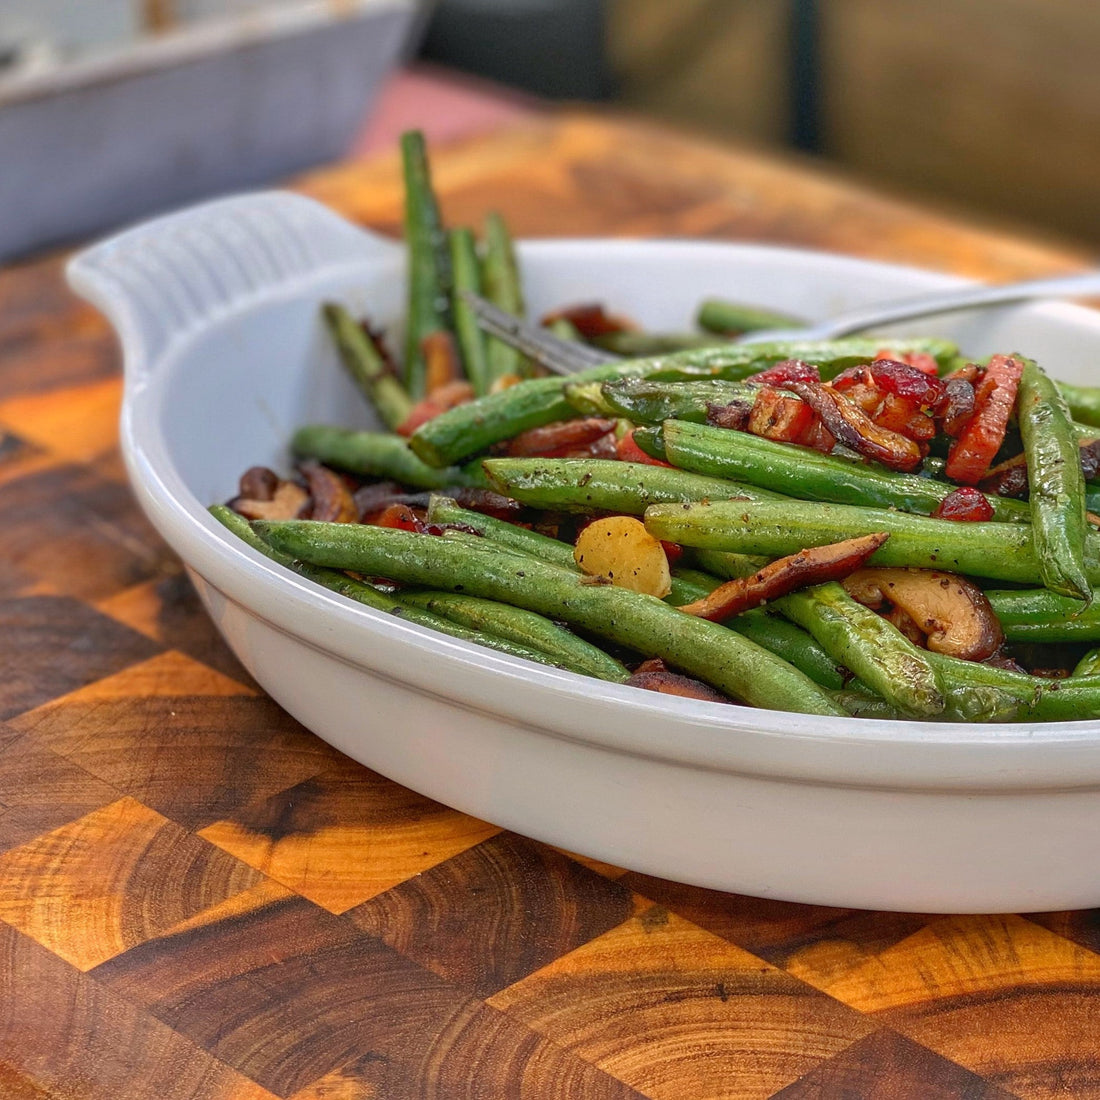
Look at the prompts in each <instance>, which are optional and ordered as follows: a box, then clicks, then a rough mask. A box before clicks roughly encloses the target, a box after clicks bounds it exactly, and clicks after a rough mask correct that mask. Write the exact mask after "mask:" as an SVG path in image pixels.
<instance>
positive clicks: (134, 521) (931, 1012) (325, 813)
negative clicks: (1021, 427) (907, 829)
mask: <svg viewBox="0 0 1100 1100" xmlns="http://www.w3.org/2000/svg"><path fill="white" fill-rule="evenodd" d="M436 174H437V180H438V184H439V187H440V190H441V192H442V196H443V203H444V206H445V213H446V215H447V216H448V217H449V218H451V219H453V220H454V221H460V220H461V221H470V220H475V219H478V218H480V216H481V215H482V213H483V212H484V211H485V209H487V208H488V207H491V206H495V207H498V208H499V209H501V210H503V212H504V213H505V214H506V215H507V216H508V218H509V219H510V220H511V221H512V222H513V224H514V226H515V228H516V229H517V230H518V231H519V232H520V233H523V234H574V235H584V234H628V235H685V236H691V237H713V238H721V239H752V240H766V241H777V242H782V243H794V244H801V245H807V246H811V247H817V248H834V249H840V250H843V251H848V252H853V253H857V254H860V255H865V256H874V257H878V258H885V259H895V260H903V261H910V262H916V263H921V264H926V265H929V266H932V267H938V268H943V269H947V270H952V271H957V272H961V273H964V274H970V275H976V276H983V277H987V278H990V279H1008V278H1016V277H1021V276H1027V275H1038V274H1042V273H1053V272H1058V271H1066V270H1071V269H1073V268H1075V267H1078V266H1081V264H1082V263H1083V262H1084V257H1083V256H1082V255H1078V254H1074V253H1072V252H1070V251H1068V250H1064V249H1063V250H1059V249H1055V248H1053V247H1049V246H1047V245H1044V244H1042V243H1039V242H1035V241H1028V240H1025V239H1023V238H1021V237H1017V236H1011V235H1007V234H1004V233H997V232H993V231H990V230H988V229H982V228H979V227H976V226H974V225H968V224H964V223H961V222H959V221H954V220H950V219H948V218H947V217H945V216H941V215H937V214H934V213H930V212H928V211H925V210H916V209H913V208H912V207H909V206H906V205H904V204H902V203H899V202H896V201H893V200H889V199H885V198H883V197H881V196H878V195H874V194H871V193H868V192H865V191H862V190H860V189H858V188H856V187H853V186H852V185H850V184H849V183H846V182H843V181H839V180H835V179H830V178H828V177H825V176H822V175H818V174H815V172H813V171H811V170H810V169H809V168H808V167H807V166H806V165H805V164H801V163H795V162H791V163H779V162H776V161H770V160H767V159H764V158H763V157H761V156H758V155H756V154H753V153H748V152H731V151H720V150H716V149H714V148H710V147H706V146H703V145H700V144H697V143H695V142H693V141H690V140H686V139H684V138H681V137H677V136H674V135H671V134H669V133H666V132H661V131H658V130H654V129H651V128H648V127H646V126H643V125H641V124H638V123H633V122H627V121H623V120H615V119H608V118H601V117H597V116H593V115H586V114H571V115H565V116H560V117H550V118H545V119H536V120H533V121H532V122H531V123H530V124H529V125H527V126H525V127H523V128H521V129H518V130H514V131H508V132H503V133H500V134H497V135H495V136H491V137H486V138H480V139H477V140H473V141H470V142H468V143H466V144H463V145H460V146H456V147H453V148H450V149H447V150H440V151H438V153H437V155H436ZM300 186H301V188H302V190H304V191H306V192H308V193H310V194H312V195H315V196H317V197H319V198H321V199H323V200H324V201H326V202H330V203H332V204H333V205H334V206H335V207H336V208H338V209H340V210H342V211H344V212H346V213H348V214H350V215H351V216H353V217H355V218H357V219H359V220H361V221H363V222H364V223H366V224H370V225H372V226H374V227H376V228H380V229H382V230H384V231H385V230H392V229H394V228H395V227H396V226H397V224H398V221H399V207H400V193H399V184H398V172H397V162H396V159H395V158H388V159H386V160H383V161H377V162H372V163H368V164H362V165H346V166H342V167H337V168H333V169H331V170H328V171H325V172H322V173H320V174H317V175H314V176H311V177H309V178H308V179H305V180H303V181H301V184H300ZM61 265H62V258H59V257H49V258H45V259H42V260H39V261H33V262H29V263H26V264H23V265H20V266H18V267H13V268H10V269H8V270H6V271H4V272H2V273H0V433H2V434H0V561H2V562H3V569H2V570H0V667H2V669H3V673H4V675H3V677H2V679H0V982H2V987H3V988H2V995H0V1097H4V1098H12V1100H31V1098H33V1100H45V1098H57V1100H89V1098H95V1100H131V1098H132V1100H150V1098H155V1100H162V1098H164V1100H177V1098H178V1100H260V1098H271V1097H285V1098H294V1100H367V1098H383V1100H405V1098H409V1100H412V1098H420V1097H433V1098H442V1100H450V1098H452V1097H453V1098H466V1100H481V1098H484V1100H496V1098H512V1097H523V1098H540V1100H541V1098H555V1100H557V1098H560V1100H566V1098H573V1097H585V1098H588V1097H594V1098H602V1097H606V1098H615V1100H622V1098H626V1097H651V1098H654V1100H695V1098H698V1100H703V1098H707V1100H709V1098H714V1097H738V1098H741V1097H744V1098H746V1100H748V1098H760V1100H763V1098H766V1097H783V1098H785V1100H809V1098H815V1100H817V1098H833V1097H837V1098H840V1097H843V1098H859V1100H863V1098H868V1097H871V1098H875V1097H882V1098H887V1097H889V1098H891V1100H898V1098H913V1100H917V1098H920V1100H937V1098H946V1097H967V1098H970V1100H977V1098H983V1100H992V1098H994V1097H997V1098H1003V1097H1009V1096H1016V1097H1024V1098H1035V1100H1040V1098H1043V1100H1045V1098H1053V1097H1073V1098H1082V1097H1092V1096H1100V920H1098V918H1097V915H1096V913H1091V912H1090V913H1046V914H1029V915H1026V916H996V917H980V916H979V917H934V916H931V917H930V916H917V915H911V914H883V913H866V912H859V911H854V910H844V909H826V908H819V907H814V906H803V905H789V904H783V903H777V902H764V901H757V900H753V899H751V898H746V897H738V896H734V895H725V894H718V893H714V892H710V891H706V890H698V889H692V888H688V887H683V886H678V885H676V884H673V883H669V882H662V881H658V880H656V879H652V878H647V877H644V876H642V875H638V874H633V873H630V872H627V871H624V870H623V869H621V868H616V867H610V866H607V865H604V864H599V863H594V862H592V861H589V860H585V859H583V858H578V857H574V856H571V855H569V854H567V853H562V852H558V851H555V850H553V849H551V848H548V847H546V846H544V845H541V844H537V843H533V842H531V841H528V840H525V839H523V838H522V837H519V836H516V835H514V834H511V833H507V832H503V831H501V830H500V829H497V828H495V827H494V826H492V825H491V824H487V823H485V822H482V821H477V820H474V819H472V818H469V817H466V816H464V815H463V814H460V813H457V812H455V811H452V810H449V809H447V808H445V807H443V806H440V805H437V804H435V803H432V802H430V801H428V800H427V799H425V798H422V797H420V796H419V795H416V794H413V793H412V792H410V791H407V790H404V789H403V788H401V787H398V786H397V785H395V784H393V783H391V782H389V781H388V780H386V779H384V778H382V777H381V776H379V775H375V774H373V773H371V772H369V771H367V770H366V769H364V768H362V767H360V766H358V765H357V764H354V763H353V762H351V761H350V760H348V759H346V758H344V757H342V756H341V755H340V754H339V753H337V752H335V751H333V750H332V749H331V748H329V747H328V746H327V745H325V744H324V743H323V742H321V741H319V740H317V739H316V738H314V737H313V736H312V735H310V734H309V733H308V732H307V731H306V730H304V729H303V728H302V727H301V726H299V725H298V724H297V723H296V722H294V721H293V720H292V719H290V718H289V717H288V716H287V715H285V714H283V713H282V712H281V711H280V710H279V709H278V708H277V707H276V706H274V705H273V704H272V703H271V702H269V701H268V700H267V699H266V698H265V697H264V696H263V694H262V693H261V692H260V691H259V690H258V689H257V688H256V685H255V684H254V683H253V682H252V681H251V680H250V678H249V676H248V674H247V673H246V672H245V671H244V670H243V669H242V668H241V666H240V665H239V664H238V663H237V662H236V661H235V659H234V658H233V657H232V656H231V655H230V653H229V652H228V651H227V650H226V648H225V647H224V645H223V644H222V643H221V642H220V641H219V640H218V638H217V637H216V635H215V633H214V630H213V628H212V627H211V625H210V624H209V622H208V621H207V620H206V619H205V617H204V616H203V614H202V613H201V611H200V609H199V608H198V606H197V603H196V600H195V597H194V595H193V594H192V592H191V589H190V587H189V584H188V582H187V580H186V578H185V577H184V576H183V574H182V572H181V569H180V565H179V563H178V562H177V561H176V560H175V559H174V557H173V555H172V554H171V553H170V552H169V551H168V550H167V549H166V548H165V546H164V545H163V544H162V543H161V542H160V541H159V540H158V539H157V537H156V536H155V535H154V534H153V532H152V531H151V530H150V528H149V526H148V525H147V524H146V522H145V521H144V520H143V519H142V518H141V516H140V515H139V514H138V513H137V511H136V509H135V507H134V505H133V503H132V501H131V499H130V496H129V493H128V490H127V488H126V484H125V477H124V472H123V470H122V469H121V466H120V462H119V458H118V455H117V452H116V432H115V419H116V415H117V409H118V401H119V390H120V382H119V376H118V359H117V353H116V350H115V346H114V343H113V340H112V338H111V336H110V334H109V333H108V331H107V329H106V326H105V325H104V323H103V322H102V321H101V320H100V319H99V318H98V317H97V316H96V315H95V314H94V312H93V311H92V310H91V309H89V308H88V307H86V306H84V305H81V304H79V303H78V302H76V301H75V300H74V299H73V298H72V297H71V296H70V295H69V294H68V292H67V291H66V290H65V289H64V287H63V283H62V278H61ZM716 290H720V288H716ZM1052 858H1056V856H1055V855H1052ZM905 873H906V869H905V868H904V867H898V868H897V874H899V875H904V874H905Z"/></svg>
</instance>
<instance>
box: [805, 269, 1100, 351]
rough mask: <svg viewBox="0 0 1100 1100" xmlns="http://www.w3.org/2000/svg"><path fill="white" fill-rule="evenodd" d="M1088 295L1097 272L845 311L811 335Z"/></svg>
mask: <svg viewBox="0 0 1100 1100" xmlns="http://www.w3.org/2000/svg"><path fill="white" fill-rule="evenodd" d="M1090 294H1100V271H1087V272H1085V273H1083V274H1080V275H1062V276H1058V277H1056V278H1053V279H1032V280H1030V281H1028V282H1024V283H1005V284H1002V285H1000V286H974V287H964V288H963V289H961V290H945V291H941V292H940V293H938V294H922V295H920V296H919V297H915V298H903V299H901V300H900V301H896V302H885V303H883V304H882V305H874V306H866V307H864V308H862V309H853V310H849V311H848V312H846V313H842V314H840V315H839V316H837V317H833V318H831V319H830V320H828V321H823V322H822V323H821V324H820V325H814V326H813V332H814V335H815V336H817V337H818V338H820V339H826V340H828V339H832V338H835V337H838V336H847V335H849V334H850V333H853V332H862V331H864V330H865V329H870V328H878V327H879V326H880V325H888V324H891V323H893V322H894V321H907V320H909V319H911V318H913V317H931V316H934V315H935V314H939V313H955V312H957V311H959V310H963V309H974V308H976V307H978V306H996V305H1002V304H1004V303H1007V302H1021V301H1024V300H1025V299H1028V298H1080V297H1085V296H1087V295H1090Z"/></svg>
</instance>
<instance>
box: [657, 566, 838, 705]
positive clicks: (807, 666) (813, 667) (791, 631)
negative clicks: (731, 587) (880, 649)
mask: <svg viewBox="0 0 1100 1100" xmlns="http://www.w3.org/2000/svg"><path fill="white" fill-rule="evenodd" d="M722 583H723V582H722V580H721V578H719V577H712V576H710V575H709V574H707V573H701V572H699V571H698V570H695V569H679V568H678V569H675V570H673V573H672V592H671V593H670V594H669V595H668V596H666V597H665V600H666V602H667V603H670V604H672V606H673V607H681V606H683V605H684V604H688V603H694V602H695V601H696V600H699V599H702V598H703V597H704V596H705V595H707V593H709V592H713V591H714V589H715V588H717V587H718V586H719V585H720V584H722ZM723 625H724V626H726V627H728V628H729V629H730V630H736V631H737V633H738V634H741V635H742V636H743V637H745V638H748V639H749V641H752V642H756V644H757V645H760V646H763V647H764V648H765V649H767V650H770V651H771V652H772V653H774V654H775V655H776V656H777V657H782V658H783V660H784V661H786V662H787V663H788V664H792V665H794V667H795V668H797V669H799V670H800V671H801V672H804V673H805V674H806V675H807V676H809V678H810V679H811V680H813V682H814V683H815V684H820V685H821V686H822V687H824V688H830V689H833V690H835V689H837V688H841V687H843V686H844V677H843V676H842V675H841V672H840V669H838V668H837V666H836V664H835V663H834V662H833V660H832V659H831V658H830V657H829V655H828V654H827V653H826V652H825V650H823V649H822V648H821V646H819V645H818V644H817V642H815V641H814V640H813V638H811V637H810V635H809V634H807V633H806V631H805V630H803V629H802V628H801V627H799V626H795V625H794V623H791V622H788V621H787V620H786V619H780V618H778V617H777V616H775V615H769V614H768V613H767V612H766V611H764V610H763V609H762V608H756V609H754V610H752V611H742V612H741V614H740V615H736V616H734V617H733V618H732V619H727V620H726V621H725V623H724V624H723Z"/></svg>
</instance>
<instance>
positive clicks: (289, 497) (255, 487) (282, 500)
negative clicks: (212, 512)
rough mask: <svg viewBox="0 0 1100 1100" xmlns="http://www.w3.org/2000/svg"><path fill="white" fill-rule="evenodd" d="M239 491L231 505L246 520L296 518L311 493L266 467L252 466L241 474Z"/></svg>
mask: <svg viewBox="0 0 1100 1100" xmlns="http://www.w3.org/2000/svg"><path fill="white" fill-rule="evenodd" d="M239 488H240V494H239V495H238V496H237V497H236V498H235V499H234V500H231V501H230V502H229V507H230V508H232V509H233V511H234V512H236V513H237V514H238V515H242V516H244V518H245V519H297V518H298V516H299V515H300V514H301V512H302V509H303V508H304V507H305V506H306V505H307V504H308V503H309V494H308V493H307V492H306V491H305V489H303V488H302V487H301V485H297V484H295V483H294V482H293V481H283V480H282V479H281V478H280V477H279V475H278V474H276V473H275V472H274V471H273V470H269V469H268V468H267V467H266V466H252V467H251V468H250V469H248V470H245V472H244V473H243V474H242V475H241V480H240V485H239Z"/></svg>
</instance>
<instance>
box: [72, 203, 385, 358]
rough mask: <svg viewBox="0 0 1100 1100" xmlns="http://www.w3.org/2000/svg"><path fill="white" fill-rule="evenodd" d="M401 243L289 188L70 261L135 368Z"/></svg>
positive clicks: (194, 211)
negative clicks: (241, 313)
mask: <svg viewBox="0 0 1100 1100" xmlns="http://www.w3.org/2000/svg"><path fill="white" fill-rule="evenodd" d="M398 247H399V246H397V245H396V244H395V243H394V242H392V241H388V240H386V239H385V238H383V237H378V236H376V235H375V234H373V233H368V232H366V231H365V230H362V229H359V228H357V227H356V226H354V225H352V224H351V223H350V222H348V221H345V220H344V219H343V218H341V217H339V216H338V215H336V214H334V213H333V212H332V211H331V210H329V209H328V208H327V207H324V206H322V205H321V204H320V203H317V202H314V201H313V200H312V199H307V198H304V197H303V196H301V195H295V194H291V193H290V192H285V191H266V192H260V193H256V194H249V195H236V196H234V197H232V198H227V199H218V200H216V201H214V202H209V203H204V204H203V205H201V206H195V207H192V208H190V209H188V210H183V211H181V212H180V213H178V214H170V215H168V216H166V217H163V218H157V219H156V220H154V221H150V222H146V223H144V224H142V225H139V226H136V227H135V228H134V229H129V230H126V231H125V232H123V233H120V234H118V235H117V236H114V237H111V238H109V239H108V240H105V241H103V242H102V243H100V244H97V245H94V246H92V247H91V248H88V249H86V250H85V251H83V252H80V253H78V254H77V255H76V256H74V257H73V258H72V260H70V261H69V265H68V268H67V270H66V274H67V276H68V280H69V285H70V286H71V287H72V288H73V290H75V291H76V293H77V294H80V295H81V296H82V297H84V298H86V299H87V300H88V301H90V302H91V303H92V304H93V305H94V306H96V307H97V308H98V309H99V310H101V311H102V312H103V313H104V314H105V315H106V316H107V318H108V319H109V320H110V321H111V323H112V324H113V325H114V327H115V329H116V331H117V332H118V335H119V339H120V341H121V343H122V350H123V357H124V360H125V363H126V370H127V373H128V374H129V375H130V376H131V378H134V377H136V376H140V375H141V374H143V373H145V372H146V371H148V370H150V369H151V368H152V367H153V366H154V365H155V363H156V362H157V361H158V360H159V359H160V358H161V357H162V356H163V355H164V353H165V352H166V351H167V350H168V348H169V347H170V346H171V345H172V344H173V343H175V342H176V341H177V340H180V339H183V338H185V337H186V336H187V335H188V333H190V332H191V331H192V330H193V329H195V328H196V327H198V326H200V325H204V324H206V323H208V322H210V321H211V320H215V319H216V318H217V317H218V316H219V315H221V314H226V313H229V312H231V311H233V310H236V309H239V308H240V307H241V305H242V304H245V303H246V302H247V301H248V299H250V298H253V297H258V296H260V295H265V294H270V292H271V291H272V290H273V289H275V288H276V287H278V288H280V289H287V288H290V287H292V286H293V285H294V284H297V283H301V282H305V281H307V280H312V279H315V278H316V276H317V275H318V274H319V273H321V272H335V271H337V270H338V269H340V268H345V267H360V266H362V265H363V264H364V263H365V262H366V263H369V261H370V260H371V258H372V256H374V257H377V258H379V259H382V258H386V257H392V256H393V254H394V252H395V250H397V249H398Z"/></svg>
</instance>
